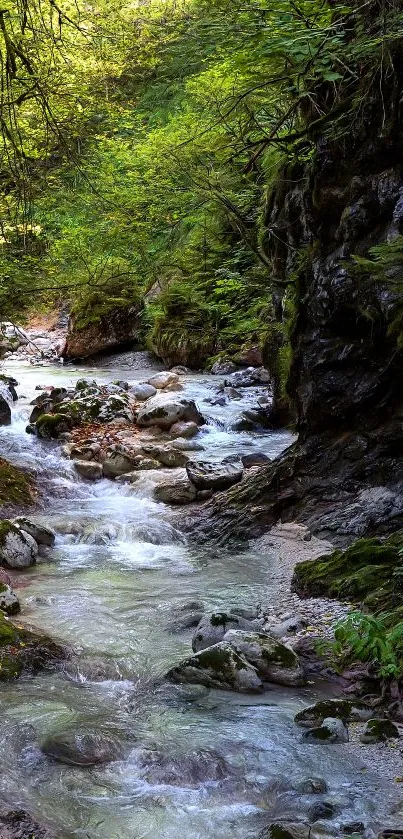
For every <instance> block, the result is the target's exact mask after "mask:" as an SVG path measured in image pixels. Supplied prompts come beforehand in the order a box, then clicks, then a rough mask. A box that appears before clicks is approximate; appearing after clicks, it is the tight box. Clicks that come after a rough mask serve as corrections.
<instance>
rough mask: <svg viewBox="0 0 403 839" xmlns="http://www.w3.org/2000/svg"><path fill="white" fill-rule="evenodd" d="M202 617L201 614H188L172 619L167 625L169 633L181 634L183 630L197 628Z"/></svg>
mask: <svg viewBox="0 0 403 839" xmlns="http://www.w3.org/2000/svg"><path fill="white" fill-rule="evenodd" d="M202 617H203V612H196V611H195V612H188V613H187V614H184V615H182V616H181V617H177V618H173V620H171V621H170V622H169V623H168V629H169V631H170V632H182V631H183V630H185V629H192V628H193V627H195V626H197V625H198V624H199V623H200V621H201V619H202Z"/></svg>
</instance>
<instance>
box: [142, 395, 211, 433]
mask: <svg viewBox="0 0 403 839" xmlns="http://www.w3.org/2000/svg"><path fill="white" fill-rule="evenodd" d="M180 420H183V421H185V422H195V423H197V424H198V425H201V424H202V423H203V417H202V416H201V414H200V413H199V411H198V410H197V408H196V405H195V403H194V402H193V401H192V400H190V399H179V398H177V397H173V396H170V395H169V394H158V395H157V396H153V397H152V398H151V399H148V400H147V402H146V403H145V404H144V405H142V407H141V408H140V411H139V413H138V417H137V425H138V426H140V428H149V427H150V426H153V425H156V426H157V427H158V428H162V429H163V430H169V429H170V428H172V426H173V425H174V423H176V422H179V421H180Z"/></svg>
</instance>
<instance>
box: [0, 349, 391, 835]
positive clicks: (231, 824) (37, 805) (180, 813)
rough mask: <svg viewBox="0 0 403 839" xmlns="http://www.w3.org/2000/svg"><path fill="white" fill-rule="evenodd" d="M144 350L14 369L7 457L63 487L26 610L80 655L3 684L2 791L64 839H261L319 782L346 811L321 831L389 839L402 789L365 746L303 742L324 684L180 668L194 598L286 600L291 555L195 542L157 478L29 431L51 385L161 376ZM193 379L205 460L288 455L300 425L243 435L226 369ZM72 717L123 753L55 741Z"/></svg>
mask: <svg viewBox="0 0 403 839" xmlns="http://www.w3.org/2000/svg"><path fill="white" fill-rule="evenodd" d="M144 361H145V358H144V357H143V356H140V357H139V358H138V362H137V363H138V365H139V366H138V367H137V369H136V368H135V367H134V366H133V365H134V364H135V361H134V362H133V358H132V360H131V363H130V365H125V358H124V357H120V359H119V360H118V361H115V363H113V361H110V362H108V364H107V365H106V366H105V367H104V368H99V367H96V368H86V367H83V366H80V367H77V368H75V367H72V366H68V367H67V366H66V367H64V366H62V365H55V366H44V367H39V368H35V367H32V366H30V365H29V364H26V365H24V364H17V363H13V362H11V363H10V364H9V365H8V368H7V373H8V374H10V375H13V376H15V377H16V378H17V380H18V381H19V383H20V384H19V388H18V392H19V394H20V399H19V402H18V403H17V405H16V407H15V408H14V409H13V422H12V425H11V426H9V427H7V428H1V429H0V445H1V450H2V454H3V455H4V457H6V458H8V459H9V460H11V461H12V462H14V463H15V464H17V465H23V466H25V467H28V468H30V469H33V470H34V471H35V472H36V474H37V480H38V483H39V484H40V485H41V486H42V487H44V489H45V495H46V499H47V500H46V504H45V507H44V509H43V511H41V513H40V515H38V516H37V518H38V520H39V521H42V522H44V523H46V524H48V525H49V526H51V527H52V528H53V529H54V530H55V531H56V533H57V539H56V545H55V548H54V549H52V550H51V551H49V553H48V555H47V556H46V557H42V558H41V559H40V560H39V561H38V563H37V565H36V566H34V567H32V568H31V569H29V570H27V571H25V572H24V574H21V575H19V577H18V579H17V581H16V589H17V592H18V593H19V596H20V600H21V606H22V612H21V620H23V621H25V622H29V623H30V624H31V625H34V626H35V627H37V628H40V629H41V630H43V631H45V632H47V633H49V634H51V635H52V636H54V637H56V638H58V639H60V640H61V641H63V642H65V643H67V644H69V645H71V646H72V647H73V649H74V656H73V659H72V661H71V662H69V663H68V664H67V665H66V666H65V667H64V668H63V669H62V670H61V671H59V672H53V671H52V672H46V673H43V674H40V675H37V676H36V677H34V678H23V679H20V680H19V681H18V682H14V683H11V684H5V683H1V684H0V711H1V722H0V739H1V745H2V755H3V767H2V773H1V777H0V797H1V798H2V799H3V800H5V801H7V802H8V803H9V804H10V806H12V807H13V808H16V807H17V806H18V807H21V808H23V809H26V810H28V811H29V812H30V813H31V814H32V815H33V816H34V817H35V818H36V819H38V821H40V822H42V823H44V824H49V825H50V826H52V827H53V829H54V830H55V832H56V834H57V836H58V837H60V839H72V837H77V839H78V838H80V839H142V837H152V839H174V837H175V839H178V837H186V839H213V838H214V839H256V837H257V836H258V834H259V831H260V830H261V829H262V828H263V827H264V826H265V825H267V824H269V823H270V822H271V821H273V820H274V819H275V818H279V817H288V816H289V817H290V818H293V817H294V818H295V816H297V815H298V816H301V815H304V813H305V812H306V810H307V809H308V808H309V806H311V805H312V802H313V799H312V798H311V797H309V796H303V797H301V795H300V793H298V792H297V786H298V784H299V783H300V782H301V781H303V780H305V779H307V778H310V777H320V778H323V779H324V780H325V781H326V783H327V786H328V793H327V796H326V800H330V801H332V802H333V804H334V808H335V816H334V818H333V819H332V821H329V822H323V834H322V835H323V836H324V837H326V836H331V835H335V836H339V835H341V831H342V825H343V824H348V823H350V822H361V821H362V822H363V823H364V824H365V826H366V834H365V836H366V837H368V839H372V837H375V836H376V835H377V832H378V830H379V829H381V828H382V827H385V826H388V824H389V823H390V819H391V813H392V811H393V810H394V809H395V808H396V806H398V795H397V792H396V789H395V788H392V787H391V785H390V783H388V782H387V781H386V780H384V779H383V778H382V776H381V775H379V774H378V773H377V771H376V767H374V769H371V767H370V766H368V765H367V763H364V762H363V761H362V760H361V759H360V755H359V752H358V753H357V751H354V750H351V749H350V748H349V746H346V745H331V746H326V745H319V746H314V745H310V744H304V743H303V742H302V740H301V730H300V729H298V728H297V727H296V726H295V725H294V723H293V716H294V714H295V712H296V710H298V709H299V708H301V707H302V706H303V705H305V704H307V703H309V702H310V701H312V700H313V699H316V698H317V697H318V695H319V694H318V688H317V687H316V686H315V685H311V686H308V687H307V688H294V689H286V688H276V687H274V686H273V689H272V690H269V691H267V692H265V693H264V694H263V695H262V696H258V697H248V696H245V695H238V694H235V693H227V692H223V691H212V690H211V691H208V690H205V689H200V690H197V689H196V690H191V689H189V688H185V687H183V686H175V685H170V684H167V683H165V682H164V679H163V676H164V673H166V672H167V670H168V669H169V668H170V667H172V666H173V665H174V664H176V663H177V662H179V661H180V660H181V659H182V658H184V657H186V656H188V655H189V653H190V649H191V648H190V640H191V635H192V630H189V631H182V632H177V631H174V624H175V619H177V617H178V615H180V614H181V613H183V610H184V609H186V607H187V606H189V604H201V605H202V606H203V608H204V609H206V610H207V611H208V610H212V609H223V608H226V609H228V607H229V606H231V605H236V606H237V607H248V606H256V605H257V604H258V603H274V602H275V600H276V597H277V596H278V585H277V580H278V562H279V560H278V554H277V553H276V550H275V549H270V548H267V549H266V550H265V551H262V550H261V549H260V548H259V547H257V546H253V545H251V546H249V547H248V548H245V550H243V551H241V552H238V553H235V552H234V551H225V550H223V549H222V548H220V550H215V549H213V548H209V547H208V546H203V547H202V548H201V547H200V545H194V544H192V539H191V535H189V533H187V535H186V536H185V535H184V533H183V532H182V531H181V528H180V526H179V524H178V522H179V521H180V519H179V518H178V515H177V513H176V512H175V511H172V510H171V509H170V508H169V507H168V506H166V505H164V504H160V503H157V502H155V501H154V500H153V497H152V489H153V480H152V477H151V478H150V477H145V478H144V480H141V481H139V482H137V483H135V484H133V485H125V484H121V483H118V482H111V481H108V480H102V481H100V482H98V483H96V484H92V483H88V482H85V481H83V480H81V479H80V478H79V476H78V475H77V473H76V472H75V471H74V467H73V465H72V463H71V462H70V461H69V460H68V459H67V458H65V457H63V456H62V453H61V449H60V446H59V445H58V444H56V443H48V442H44V441H40V440H38V439H37V438H36V437H33V436H30V435H28V434H26V432H25V427H26V424H27V419H28V416H29V412H30V406H29V403H30V401H31V400H32V399H33V398H34V396H36V395H37V392H36V391H35V387H36V385H47V384H50V383H53V384H56V385H65V386H66V385H67V386H70V385H71V384H73V383H74V382H75V381H76V380H77V379H78V378H82V377H86V378H95V379H97V381H104V382H106V381H114V380H117V379H125V380H126V381H129V382H130V381H143V380H145V379H147V378H149V377H150V375H151V374H152V373H153V372H154V370H153V369H152V367H143V366H142V365H143V364H144ZM118 365H119V366H118ZM181 381H182V382H183V384H184V387H185V391H184V396H186V397H188V396H189V397H190V398H194V399H195V400H196V402H197V403H198V405H199V407H200V410H201V411H202V413H203V414H204V415H206V416H207V418H208V422H207V424H206V425H205V426H203V428H202V430H201V432H200V435H199V436H200V439H201V442H202V443H203V446H204V447H205V451H204V452H203V453H202V455H201V456H202V457H203V459H205V458H206V457H207V458H210V459H220V460H221V459H222V458H223V457H225V456H226V455H230V454H234V453H239V452H242V453H248V452H251V451H262V452H264V453H265V454H267V455H269V456H270V457H276V456H278V455H279V454H280V453H281V452H282V451H283V450H284V449H285V448H286V447H287V446H288V445H289V444H290V443H291V442H292V437H291V435H290V434H289V432H287V431H278V432H269V431H265V432H259V433H258V432H234V431H232V430H231V428H230V426H231V425H232V424H233V421H234V418H236V416H237V415H238V414H239V411H240V405H239V403H238V402H237V401H236V400H234V401H233V402H231V403H230V404H229V405H227V406H225V407H222V406H218V405H212V404H211V403H210V402H205V401H204V400H205V399H209V398H211V396H212V394H214V393H215V390H216V387H217V384H218V383H219V382H218V380H217V377H212V376H209V375H207V374H200V375H198V374H191V375H188V376H185V377H183V379H181ZM246 398H247V397H246ZM250 398H252V396H251V397H250ZM73 728H74V729H78V730H93V731H94V730H96V731H100V732H104V733H105V734H108V735H112V736H113V737H114V738H115V739H116V740H117V741H118V742H119V744H120V747H121V750H122V757H121V759H119V760H117V761H114V762H112V763H110V764H108V765H106V766H105V767H100V768H93V769H88V768H87V769H85V768H80V767H74V766H67V765H62V764H60V763H56V762H55V761H52V760H51V759H49V758H48V757H46V756H45V755H44V754H43V753H42V751H41V749H40V744H41V743H42V742H43V740H44V739H45V738H46V737H47V736H48V735H49V734H52V733H54V732H58V731H64V730H66V729H70V730H71V729H73ZM392 823H393V824H394V825H395V826H396V819H394V821H393V822H392Z"/></svg>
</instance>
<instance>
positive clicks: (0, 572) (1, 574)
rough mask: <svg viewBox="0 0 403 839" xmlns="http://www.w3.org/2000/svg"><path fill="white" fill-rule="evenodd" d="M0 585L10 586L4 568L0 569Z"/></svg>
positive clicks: (9, 579) (9, 578)
mask: <svg viewBox="0 0 403 839" xmlns="http://www.w3.org/2000/svg"><path fill="white" fill-rule="evenodd" d="M0 583H3V584H4V585H6V586H11V577H10V575H9V574H7V571H6V570H5V569H4V568H0Z"/></svg>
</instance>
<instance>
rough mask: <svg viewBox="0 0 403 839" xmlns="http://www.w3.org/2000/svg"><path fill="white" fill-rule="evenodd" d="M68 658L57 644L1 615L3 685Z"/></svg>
mask: <svg viewBox="0 0 403 839" xmlns="http://www.w3.org/2000/svg"><path fill="white" fill-rule="evenodd" d="M67 655H68V651H67V650H66V649H65V648H63V647H62V646H60V645H59V644H57V643H56V642H55V641H52V640H51V639H50V638H47V637H46V636H42V635H37V634H36V633H35V632H31V630H29V629H27V628H25V627H23V626H20V625H19V624H15V623H12V622H11V621H10V620H8V619H7V618H6V617H5V615H3V614H2V613H1V612H0V681H9V680H10V679H14V678H17V677H18V676H19V675H21V673H23V672H28V673H29V672H31V673H32V672H37V671H38V670H41V669H43V668H47V667H51V666H54V665H55V664H56V663H58V662H60V661H62V660H63V659H65V658H66V657H67Z"/></svg>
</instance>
